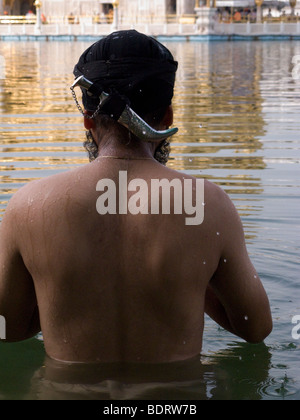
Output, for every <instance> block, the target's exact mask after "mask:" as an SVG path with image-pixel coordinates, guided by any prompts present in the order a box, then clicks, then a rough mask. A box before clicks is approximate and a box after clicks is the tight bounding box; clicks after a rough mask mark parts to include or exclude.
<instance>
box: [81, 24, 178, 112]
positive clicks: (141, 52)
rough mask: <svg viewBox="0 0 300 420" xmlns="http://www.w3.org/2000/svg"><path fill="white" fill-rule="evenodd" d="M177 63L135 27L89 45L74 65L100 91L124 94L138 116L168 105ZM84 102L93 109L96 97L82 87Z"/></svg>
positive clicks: (97, 99)
mask: <svg viewBox="0 0 300 420" xmlns="http://www.w3.org/2000/svg"><path fill="white" fill-rule="evenodd" d="M177 68H178V63H177V62H176V61H174V58H173V56H172V54H171V53H170V51H169V50H168V49H167V48H166V47H164V46H163V45H162V44H160V43H159V42H158V41H156V40H155V39H154V38H151V37H148V36H146V35H143V34H141V33H139V32H137V31H135V30H130V31H119V32H114V33H113V34H111V35H109V36H107V37H105V38H103V39H101V40H100V41H98V42H96V43H95V44H93V45H92V46H91V47H90V48H88V49H87V50H86V51H85V52H84V53H83V54H82V56H81V57H80V59H79V62H78V64H77V65H76V66H75V68H74V75H75V77H76V78H77V77H79V76H81V75H84V76H85V77H86V78H87V79H89V80H90V81H92V82H94V83H96V84H97V86H98V87H100V88H101V91H104V92H106V93H111V92H114V91H117V92H118V93H119V94H121V95H124V96H126V97H127V98H128V99H129V101H130V106H131V108H132V109H133V110H134V111H135V112H136V113H137V114H139V115H140V116H141V117H143V116H144V115H146V114H147V113H149V112H151V111H152V112H153V111H155V110H157V109H159V108H161V107H164V106H168V105H170V104H171V101H172V98H173V95H174V84H175V76H176V71H177ZM82 93H83V105H84V107H85V109H86V110H88V111H91V112H94V111H95V110H96V109H97V107H98V105H99V97H97V96H91V94H90V93H88V92H87V91H85V90H84V89H83V90H82Z"/></svg>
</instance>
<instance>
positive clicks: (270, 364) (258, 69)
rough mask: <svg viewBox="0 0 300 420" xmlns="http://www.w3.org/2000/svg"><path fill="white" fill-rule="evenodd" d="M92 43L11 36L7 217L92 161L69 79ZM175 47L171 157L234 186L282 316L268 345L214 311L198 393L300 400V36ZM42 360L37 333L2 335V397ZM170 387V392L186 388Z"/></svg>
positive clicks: (20, 390)
mask: <svg viewBox="0 0 300 420" xmlns="http://www.w3.org/2000/svg"><path fill="white" fill-rule="evenodd" d="M88 45H90V43H84V42H78V43H69V42H65V43H60V42H51V43H30V42H27V43H22V42H19V43H14V42H7V43H1V44H0V55H2V56H4V58H5V61H6V76H7V77H6V79H5V80H0V129H1V145H0V157H1V163H0V169H1V176H0V217H2V216H3V212H4V211H5V207H6V205H7V202H8V200H9V199H10V197H11V196H12V194H14V192H16V191H17V190H18V189H19V188H20V187H21V186H22V185H24V184H26V183H27V182H29V181H30V180H33V179H36V178H41V177H46V176H49V175H52V174H55V173H58V172H62V171H66V170H69V169H71V168H74V167H77V166H78V165H83V164H85V163H86V162H87V158H86V155H85V152H84V151H83V149H82V147H81V143H82V141H83V134H84V130H83V127H82V121H81V117H80V115H79V114H78V112H77V109H76V107H75V105H74V102H73V99H72V97H71V94H70V90H69V86H70V84H71V82H72V81H73V77H72V69H73V66H74V62H75V61H76V59H77V57H78V56H79V55H80V54H81V52H83V51H84V50H85V49H86V48H87V46H88ZM168 47H169V48H170V49H171V50H172V51H173V52H174V55H175V56H176V59H178V60H179V62H180V68H179V73H178V80H177V86H176V96H175V100H174V110H175V121H176V125H178V126H179V129H180V132H179V134H178V135H177V136H176V137H175V138H174V141H173V150H172V156H171V160H170V163H169V165H170V166H171V167H172V168H174V169H177V170H179V171H185V172H188V173H190V174H193V175H195V176H199V177H205V178H208V179H210V180H212V181H213V182H215V183H216V184H218V185H220V186H221V187H222V188H223V189H224V190H226V191H227V192H228V193H229V195H230V196H231V198H232V200H233V201H234V203H235V205H236V207H237V209H238V211H239V213H240V215H241V217H242V220H243V223H244V227H245V234H246V240H247V246H248V250H249V253H250V255H251V258H252V260H253V262H254V265H255V266H256V268H257V270H258V272H259V274H260V276H261V278H262V281H263V283H264V285H265V288H266V290H267V293H268V295H269V298H270V302H271V308H272V313H273V318H274V331H273V333H272V335H271V336H270V337H269V338H267V340H266V341H265V344H264V345H263V344H262V345H249V344H246V343H244V342H243V341H242V340H239V339H237V338H235V337H233V336H232V335H230V334H229V333H227V332H225V331H224V330H222V329H221V328H218V327H217V326H216V324H215V323H214V322H213V321H211V320H209V319H208V318H207V319H206V327H205V332H204V347H203V355H204V356H203V363H204V372H203V378H202V380H203V384H204V388H203V389H202V387H197V386H196V385H195V386H194V388H193V389H192V390H190V394H189V396H190V398H191V399H193V398H197V399H198V398H203V399H263V400H267V399H277V400H282V399H289V400H299V399H300V364H299V360H300V340H297V339H296V338H293V337H292V329H293V327H295V325H294V324H292V318H293V316H295V315H300V299H299V297H300V296H299V295H300V294H299V284H298V281H299V233H300V230H299V227H300V220H299V217H300V211H299V210H300V194H299V191H300V190H299V186H300V165H299V163H300V140H299V131H300V118H299V117H300V81H297V80H293V78H292V74H291V72H292V69H293V64H292V58H293V56H295V55H298V54H300V43H299V42H297V41H295V42H275V41H272V42H234V43H230V42H226V43H225V42H224V43H222V42H221V43H218V42H215V43H210V44H209V43H170V44H169V45H168ZM43 363H44V349H43V343H42V341H41V340H40V339H38V338H36V339H33V340H30V341H28V342H24V343H18V344H7V345H6V344H5V345H4V344H3V343H1V344H0V399H20V398H28V395H30V383H31V380H32V377H33V376H34V375H36V372H37V371H38V369H39V368H40V367H41V366H43ZM185 391H187V390H185ZM159 392H160V396H161V398H163V397H164V395H167V398H172V397H174V398H175V395H176V393H174V392H175V391H173V393H172V391H169V393H167V394H164V391H163V389H161V390H160V391H159ZM118 395H119V394H118ZM140 395H144V396H145V394H140ZM31 397H32V398H38V393H36V394H34V396H32V395H31Z"/></svg>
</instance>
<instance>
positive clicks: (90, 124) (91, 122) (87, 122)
mask: <svg viewBox="0 0 300 420" xmlns="http://www.w3.org/2000/svg"><path fill="white" fill-rule="evenodd" d="M87 115H88V114H87V112H86V114H85V116H84V127H85V128H86V129H87V130H93V129H94V128H95V127H96V124H95V121H94V120H93V119H91V118H88V117H87Z"/></svg>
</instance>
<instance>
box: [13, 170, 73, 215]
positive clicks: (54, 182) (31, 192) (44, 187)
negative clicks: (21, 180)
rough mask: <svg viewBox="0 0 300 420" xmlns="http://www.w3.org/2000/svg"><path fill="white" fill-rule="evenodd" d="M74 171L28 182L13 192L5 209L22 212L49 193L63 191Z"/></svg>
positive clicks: (56, 193) (57, 193)
mask: <svg viewBox="0 0 300 420" xmlns="http://www.w3.org/2000/svg"><path fill="white" fill-rule="evenodd" d="M75 171H76V169H74V170H71V171H67V172H63V173H59V174H54V175H51V176H49V177H46V178H40V179H37V180H33V181H30V182H28V183H27V184H26V185H24V186H23V187H21V188H20V189H19V190H18V191H16V192H15V193H14V194H13V196H12V198H11V199H10V201H9V204H8V207H7V210H8V211H11V210H14V211H15V212H18V211H22V212H24V208H25V207H27V206H31V205H32V204H33V203H35V204H37V203H39V202H42V200H43V198H45V197H47V196H50V195H51V194H55V195H59V192H60V191H62V192H63V191H65V185H66V184H68V183H69V182H70V179H71V178H72V177H73V176H74V173H75Z"/></svg>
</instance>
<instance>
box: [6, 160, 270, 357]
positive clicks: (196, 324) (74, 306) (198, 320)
mask: <svg viewBox="0 0 300 420" xmlns="http://www.w3.org/2000/svg"><path fill="white" fill-rule="evenodd" d="M120 171H127V173H128V178H129V179H134V178H137V177H138V178H142V179H145V180H147V181H148V182H150V181H151V179H154V178H159V179H163V178H167V179H169V180H171V179H181V180H183V178H186V177H187V176H186V175H184V174H181V173H178V172H175V171H172V170H170V169H167V168H165V167H163V166H162V165H160V164H158V163H157V162H155V161H154V160H153V161H150V160H136V161H135V160H130V161H129V160H128V161H127V160H114V159H98V160H97V161H96V162H94V163H92V164H89V165H86V166H83V167H81V168H79V169H76V170H73V171H70V172H68V173H65V174H61V175H56V176H54V177H51V178H48V179H45V180H41V181H38V182H34V183H31V184H29V185H28V186H27V187H25V188H23V189H22V190H20V191H19V193H18V194H16V195H15V197H14V198H13V199H12V202H11V205H10V208H9V209H8V210H7V213H6V215H5V220H4V222H3V223H4V228H3V226H1V250H2V249H3V247H4V246H6V248H8V249H7V251H6V252H10V251H11V247H8V244H9V243H10V242H12V238H14V239H15V241H16V242H14V245H12V247H13V246H15V248H16V249H15V252H16V251H17V250H18V251H19V253H20V258H19V264H21V257H22V259H23V262H24V265H25V267H26V268H27V270H28V277H29V276H30V277H31V278H32V281H33V284H34V288H35V291H36V296H37V301H38V309H39V314H40V321H41V328H42V331H43V335H44V341H45V348H46V351H47V353H48V355H49V356H50V357H52V358H55V359H57V360H63V361H73V362H91V361H101V362H103V361H104V362H108V361H148V362H149V361H150V362H165V361H175V360H184V359H187V358H190V357H193V356H195V355H197V354H200V352H201V346H202V334H203V326H204V324H203V323H204V307H205V295H206V290H207V288H208V285H209V283H210V281H211V279H212V278H213V276H214V275H215V278H217V277H218V274H220V276H224V278H223V279H221V281H222V283H224V285H223V284H222V285H221V286H220V287H221V288H228V289H231V288H233V287H234V284H235V281H236V280H235V279H234V278H230V277H229V276H230V275H232V276H239V275H240V274H241V273H239V272H238V271H236V270H238V269H239V266H241V270H242V274H243V275H244V276H245V278H241V279H239V280H238V281H237V286H238V285H239V283H242V284H241V286H240V287H241V288H242V287H243V283H245V282H246V283H247V282H250V281H251V283H252V284H253V285H256V284H257V282H258V280H259V279H258V276H257V273H256V271H255V270H254V268H253V267H252V265H251V263H250V261H249V262H248V261H247V259H248V256H247V255H246V253H245V250H244V243H243V242H244V239H243V235H242V231H241V228H240V225H239V220H238V217H237V214H236V212H235V209H234V207H233V205H232V204H231V202H230V200H229V198H228V197H227V196H226V194H224V193H223V191H221V190H220V189H219V188H218V187H216V186H215V185H214V184H211V183H208V182H206V184H205V203H203V205H204V204H205V217H204V222H203V223H202V224H201V225H199V226H196V227H195V226H186V224H185V215H184V214H183V215H174V214H173V215H172V214H170V215H161V214H159V215H151V214H149V215H130V214H128V215H112V214H108V215H106V216H103V215H101V216H100V215H99V214H98V212H97V210H96V202H97V198H98V197H99V192H97V191H96V185H97V182H98V181H99V180H100V179H103V178H110V179H112V180H114V181H115V182H116V184H117V183H118V176H119V172H120ZM188 178H191V177H188ZM5 227H6V228H7V229H9V232H7V231H6V228H5ZM11 229H13V230H14V231H13V232H12V231H11ZM2 258H4V259H3V261H5V256H3V254H2V252H1V260H2ZM1 262H2V261H1ZM248 264H249V265H248ZM1 265H2V264H1ZM218 267H219V268H218ZM15 269H17V267H15ZM20 270H21V267H20ZM22 277H23V276H22ZM22 277H21V278H20V277H18V279H17V278H14V279H11V281H14V282H17V281H19V282H20V281H24V282H25V281H26V280H27V279H22ZM255 277H256V278H255ZM1 278H2V276H1ZM27 281H28V280H27ZM29 281H30V280H29ZM218 281H219V280H218ZM225 283H226V284H225ZM18 287H20V286H19V285H17V284H16V289H15V291H17V290H18ZM24 287H25V285H24ZM255 287H256V286H255ZM21 290H22V288H20V292H21ZM258 291H259V293H261V295H262V296H261V299H262V300H264V299H265V297H264V295H263V290H262V289H261V290H260V288H259V290H258ZM258 291H256V290H254V293H255V294H259V293H257V292H258ZM241 292H242V290H241ZM32 293H33V292H32ZM228 294H230V298H231V299H236V300H237V302H236V303H235V304H239V303H240V302H238V301H240V299H241V298H244V299H245V302H246V304H247V305H248V307H247V305H245V307H244V308H243V310H242V312H241V313H240V314H238V315H239V317H240V319H239V320H237V324H238V327H240V328H241V329H244V330H245V332H244V333H245V337H246V339H247V334H249V336H250V340H251V326H250V325H249V324H251V323H252V312H255V314H254V313H253V317H254V316H255V319H253V324H254V325H255V324H256V323H257V318H258V317H259V314H258V313H257V310H258V309H259V308H257V305H252V302H251V294H250V295H249V296H247V297H243V296H242V294H241V296H239V295H238V294H237V296H235V292H234V291H232V292H231V293H229V292H228ZM231 295H232V296H231ZM21 299H22V297H21V296H18V293H16V295H15V296H14V297H12V298H11V301H10V302H7V304H8V309H7V311H8V313H9V312H10V310H11V308H12V307H14V310H16V311H18V312H19V314H22V317H20V318H19V319H18V322H16V326H14V325H11V326H10V324H9V317H8V325H7V329H8V334H9V335H10V334H11V339H12V340H14V339H21V338H22V337H20V336H19V334H20V333H21V331H26V330H28V328H29V327H30V322H31V319H32V315H33V309H34V303H33V301H32V300H33V296H30V298H29V299H28V301H27V302H26V301H24V302H21ZM0 303H2V302H1V300H0ZM14 303H15V305H14ZM20 305H21V308H20ZM5 306H6V305H5V302H4V308H5ZM22 306H23V307H24V308H22ZM0 307H2V308H3V303H2V306H0ZM264 307H265V305H264V306H263V308H264ZM263 308H262V310H263ZM27 311H28V313H26V312H27ZM29 311H30V312H31V313H30V312H29ZM208 312H209V309H208ZM16 316H17V315H16ZM261 316H265V314H261ZM243 317H244V318H243ZM242 318H243V319H242ZM225 322H226V321H225ZM243 324H244V326H243ZM29 329H30V328H29ZM255 329H256V328H255ZM248 330H249V332H248ZM14 331H15V332H14ZM36 332H37V331H36ZM14 335H16V337H15V336H14ZM9 338H10V337H9V336H8V339H9ZM24 338H26V337H24ZM254 341H256V340H255V338H254ZM258 341H259V337H258Z"/></svg>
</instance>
